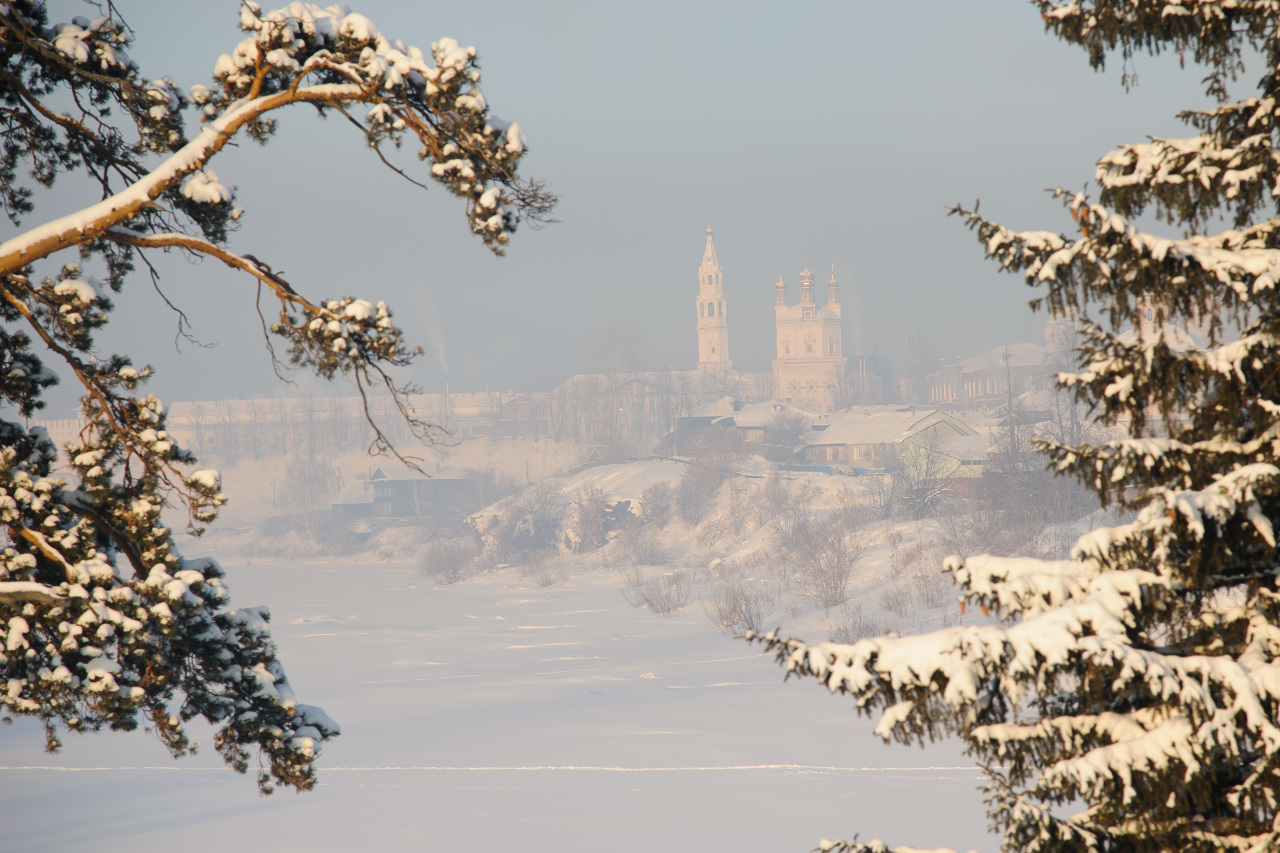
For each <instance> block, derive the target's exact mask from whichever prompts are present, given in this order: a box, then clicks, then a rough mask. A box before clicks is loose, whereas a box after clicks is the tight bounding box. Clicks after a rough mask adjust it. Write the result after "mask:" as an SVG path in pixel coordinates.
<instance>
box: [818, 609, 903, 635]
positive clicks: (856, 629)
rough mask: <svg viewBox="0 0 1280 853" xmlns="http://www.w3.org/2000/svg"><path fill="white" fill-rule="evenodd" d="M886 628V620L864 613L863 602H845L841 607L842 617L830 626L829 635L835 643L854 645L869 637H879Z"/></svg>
mask: <svg viewBox="0 0 1280 853" xmlns="http://www.w3.org/2000/svg"><path fill="white" fill-rule="evenodd" d="M886 630H888V626H887V625H886V624H885V623H884V622H881V621H880V620H878V619H869V618H867V617H866V616H864V615H863V613H862V605H861V604H855V605H852V606H850V605H848V604H845V605H844V606H842V607H841V608H840V618H839V619H838V620H837V621H836V622H834V623H832V624H831V625H830V626H829V629H828V632H827V636H828V637H830V639H831V642H833V643H844V644H846V645H853V644H854V643H856V642H858V641H859V640H865V639H866V638H867V637H879V636H881V635H882V634H884V632H885V631H886Z"/></svg>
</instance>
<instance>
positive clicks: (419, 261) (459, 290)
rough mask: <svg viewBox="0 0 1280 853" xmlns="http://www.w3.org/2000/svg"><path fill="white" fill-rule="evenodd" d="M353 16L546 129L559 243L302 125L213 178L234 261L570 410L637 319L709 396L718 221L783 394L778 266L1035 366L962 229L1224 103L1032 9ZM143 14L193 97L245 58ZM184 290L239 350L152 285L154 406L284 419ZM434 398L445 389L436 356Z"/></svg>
mask: <svg viewBox="0 0 1280 853" xmlns="http://www.w3.org/2000/svg"><path fill="white" fill-rule="evenodd" d="M264 5H270V4H264ZM350 5H351V6H352V8H353V10H354V11H360V12H363V13H364V14H366V15H368V16H369V17H370V18H372V19H373V20H374V21H375V22H376V23H377V24H378V25H379V26H380V27H381V28H382V30H383V32H384V33H385V34H386V35H387V36H388V37H390V38H399V39H402V40H403V41H405V42H407V43H410V44H418V45H420V46H422V47H424V48H426V47H427V45H429V43H430V42H431V41H433V40H436V39H438V38H440V37H442V36H453V37H455V38H457V39H459V40H460V41H462V42H463V43H464V44H473V45H475V46H476V47H477V48H478V50H479V54H480V60H481V65H482V68H483V73H484V79H483V81H482V87H483V89H484V91H485V94H486V96H487V97H488V99H489V102H490V104H491V106H492V108H493V111H494V112H495V113H496V114H498V115H500V116H502V117H504V118H507V119H515V120H517V121H519V122H520V123H521V125H522V127H524V129H525V132H526V133H527V135H528V138H529V142H530V146H531V153H530V154H529V155H528V157H527V158H526V160H525V171H526V173H527V174H528V175H530V176H534V177H539V178H543V179H545V180H547V181H548V182H549V183H550V185H551V187H552V189H554V190H555V191H556V192H558V193H559V194H560V195H561V198H562V203H561V206H560V209H559V211H558V212H557V218H558V219H559V220H560V221H559V223H558V224H556V225H553V226H551V227H550V228H547V229H545V230H542V231H533V230H529V229H525V230H522V231H521V232H520V233H518V234H517V235H516V236H515V238H514V240H513V242H512V244H511V247H510V250H509V252H508V255H507V257H505V258H499V259H495V258H492V257H490V256H489V255H488V253H487V252H486V251H485V250H484V249H483V247H482V246H481V244H480V242H479V241H478V240H475V239H474V238H470V237H469V236H468V235H467V233H466V230H465V226H464V220H463V217H462V214H461V211H460V209H459V208H458V206H457V204H455V203H454V200H453V199H451V198H450V197H448V196H447V195H446V194H445V193H444V192H442V191H432V192H427V193H424V192H423V191H421V190H419V189H417V188H415V187H413V186H410V185H408V184H407V183H404V182H403V181H401V180H399V179H397V178H396V177H395V176H394V175H392V174H390V173H389V172H387V171H386V170H385V169H383V168H382V167H381V166H380V165H379V164H377V162H376V161H375V160H374V158H372V157H371V156H369V155H368V153H367V152H366V151H364V150H363V147H362V140H361V137H360V136H359V134H358V132H356V131H355V130H354V128H350V127H349V126H346V125H345V124H344V122H342V121H338V120H332V121H329V122H327V123H322V122H319V121H317V120H316V119H315V118H314V116H313V115H312V114H308V113H307V112H306V111H301V110H300V111H298V112H296V113H295V114H293V115H284V116H282V119H283V122H282V125H283V126H282V130H281V132H280V134H279V137H278V138H277V139H276V140H275V141H274V142H273V143H272V144H271V145H269V146H268V147H267V148H265V149H260V148H258V147H257V146H254V145H252V144H249V143H245V144H244V145H243V146H242V147H241V148H240V149H238V150H236V151H233V152H230V153H229V155H227V156H222V157H220V158H219V159H218V160H216V161H215V162H214V163H213V164H212V168H213V169H214V170H215V171H217V172H218V174H219V176H220V177H221V178H222V180H224V181H226V182H228V183H234V184H237V185H238V187H239V198H240V202H241V204H242V205H243V206H244V207H245V209H246V215H245V219H244V227H243V230H242V231H241V232H240V233H239V234H237V235H236V236H235V237H234V239H233V248H235V249H236V250H238V251H241V252H251V253H253V254H255V255H256V256H257V257H259V258H261V259H263V260H266V261H268V262H269V263H271V264H272V265H273V266H274V267H276V268H278V269H283V270H285V271H286V275H287V277H288V278H289V280H290V281H291V282H293V283H294V285H295V286H296V287H298V288H299V289H300V290H302V291H303V292H305V293H306V294H307V295H309V296H312V297H317V298H318V297H327V296H339V295H342V294H345V293H352V294H356V295H360V296H364V297H367V298H370V299H386V300H387V301H388V302H389V303H390V304H391V305H392V307H393V309H394V310H395V311H396V312H397V316H398V318H399V319H400V321H401V323H402V324H403V325H404V326H405V327H406V329H407V330H408V332H409V335H410V337H411V338H412V339H414V340H415V341H417V342H420V343H422V344H423V345H424V346H426V345H427V329H428V327H429V320H428V317H429V314H430V312H435V313H436V314H438V316H439V317H440V319H441V325H442V327H443V329H444V335H445V339H446V344H447V349H448V354H449V361H450V365H451V367H450V372H451V374H452V383H453V388H454V389H455V390H462V389H475V390H483V389H485V388H489V389H495V390H496V389H499V388H510V387H524V388H532V389H537V388H547V387H550V385H551V384H553V383H554V382H556V381H559V380H561V379H563V378H564V377H566V376H567V375H569V374H571V373H573V372H576V371H579V370H582V369H585V368H586V361H585V358H584V356H583V348H582V341H583V337H584V334H585V332H586V331H587V330H588V329H590V328H593V327H597V326H598V325H599V324H601V323H603V322H605V321H607V320H608V319H610V318H616V319H620V320H622V321H624V322H626V323H629V324H632V325H634V326H635V327H637V328H638V329H639V330H640V331H641V332H642V334H643V337H644V340H645V352H646V354H647V355H646V362H645V366H649V367H653V368H665V367H667V366H668V365H670V366H673V367H685V368H688V367H692V366H693V364H694V362H695V360H696V357H697V355H696V340H695V336H694V313H693V303H694V296H695V294H696V292H697V277H696V270H697V266H698V263H699V261H700V259H701V255H702V246H703V242H704V236H703V229H704V228H705V227H706V224H707V222H708V221H710V222H711V224H712V225H713V226H714V228H715V230H716V245H717V248H718V250H719V257H720V260H721V262H722V264H723V265H724V266H725V269H726V274H725V287H726V293H727V297H728V300H729V303H730V323H731V332H730V347H731V355H732V357H733V359H734V361H735V364H736V365H737V366H739V367H740V368H741V369H744V370H753V369H754V370H760V369H767V366H768V361H769V359H770V358H771V355H772V348H773V339H772V310H771V308H772V301H773V282H774V281H775V280H776V278H777V274H778V264H779V263H781V264H782V267H783V271H784V274H785V275H786V276H787V278H788V280H790V281H791V282H792V283H793V285H794V282H795V277H796V273H797V272H798V271H799V270H800V268H801V266H802V265H803V263H804V260H805V258H806V256H807V258H808V259H809V262H810V265H811V266H812V267H813V268H814V269H815V270H816V271H819V272H823V273H825V271H826V270H827V269H828V266H829V264H830V260H831V258H832V257H834V258H835V262H836V268H837V272H838V273H839V275H840V278H841V279H842V281H843V282H844V285H845V289H844V293H845V295H846V297H848V296H849V295H850V294H851V291H852V289H853V288H856V289H857V291H858V294H859V297H860V300H861V306H862V309H863V313H864V318H863V326H864V328H865V330H866V338H867V341H866V344H867V349H868V351H869V352H873V353H874V352H876V351H880V352H882V353H886V354H889V355H898V353H899V349H900V345H901V341H902V339H903V336H904V334H905V333H907V332H910V331H914V332H916V333H917V334H918V335H919V336H920V337H922V338H923V339H925V340H927V341H929V342H930V345H931V347H932V349H933V350H934V351H935V354H936V355H942V356H946V357H948V358H949V357H951V356H953V355H969V354H972V353H974V352H976V351H979V350H981V349H984V348H987V347H991V346H996V345H999V344H1002V343H1007V342H1014V341H1019V340H1028V339H1030V340H1036V339H1038V338H1039V337H1040V335H1041V330H1042V328H1043V323H1044V321H1043V318H1042V317H1038V316H1033V315H1031V314H1030V312H1029V311H1028V310H1027V308H1026V305H1025V303H1026V300H1027V299H1028V298H1029V296H1030V293H1029V292H1028V291H1027V289H1026V288H1025V286H1024V285H1023V284H1022V283H1021V281H1020V280H1019V279H1016V278H1013V277H1010V276H1002V275H998V274H997V272H996V270H995V268H994V266H992V265H991V264H989V263H986V262H984V261H983V260H982V257H981V249H980V247H979V246H978V245H977V243H976V242H975V241H974V240H973V238H972V236H971V235H970V234H969V232H967V231H966V230H965V229H964V228H963V227H962V225H961V224H960V222H958V221H957V220H955V219H948V218H947V217H946V216H944V206H946V205H948V204H951V203H954V202H957V201H963V202H966V203H971V202H972V201H973V200H974V199H975V198H979V197H980V198H981V199H982V203H983V210H984V212H987V213H989V214H990V215H992V216H993V217H996V218H999V219H1001V220H1002V221H1003V222H1005V223H1006V224H1007V225H1009V226H1011V227H1017V228H1036V229H1039V228H1055V229H1061V228H1063V227H1065V225H1066V223H1067V221H1068V220H1067V219H1066V217H1065V216H1064V215H1063V213H1062V212H1061V209H1060V207H1058V205H1057V204H1056V203H1055V202H1052V201H1051V200H1049V199H1048V197H1047V196H1046V195H1045V193H1044V192H1043V189H1044V188H1046V187H1050V186H1054V185H1058V184H1062V185H1067V186H1072V187H1079V186H1081V185H1083V184H1084V183H1085V182H1086V181H1087V180H1089V179H1091V177H1092V174H1093V163H1094V161H1095V160H1096V159H1097V158H1098V157H1099V156H1100V155H1102V154H1103V153H1105V152H1106V151H1107V150H1109V149H1110V147H1112V146H1113V145H1115V144H1117V143H1120V142H1124V141H1137V140H1141V139H1143V138H1144V137H1145V136H1146V135H1148V134H1164V135H1170V134H1177V133H1180V132H1181V130H1180V128H1181V125H1180V124H1179V123H1177V122H1176V120H1175V119H1174V117H1173V116H1174V114H1175V112H1176V111H1177V110H1178V109H1179V108H1181V107H1187V106H1194V105H1198V104H1200V103H1202V101H1203V99H1202V96H1201V95H1200V92H1199V86H1198V83H1197V81H1198V80H1199V77H1200V76H1201V75H1200V74H1198V73H1197V72H1196V71H1195V70H1194V69H1191V70H1188V71H1179V70H1178V68H1177V63H1176V60H1175V59H1174V58H1172V57H1164V58H1161V59H1160V60H1158V61H1157V60H1152V59H1142V60H1141V61H1140V62H1139V64H1138V71H1139V74H1140V77H1141V84H1140V85H1139V87H1138V88H1137V89H1135V90H1134V91H1133V92H1131V93H1129V94H1127V95H1126V94H1125V92H1124V90H1123V88H1122V87H1121V85H1120V68H1119V66H1118V64H1116V65H1115V66H1114V67H1111V68H1109V69H1108V70H1107V72H1106V73H1105V74H1095V73H1093V72H1092V71H1091V70H1090V69H1089V67H1088V64H1087V62H1086V59H1085V56H1084V55H1083V53H1082V52H1080V51H1078V50H1074V49H1071V48H1068V47H1067V46H1065V45H1062V44H1060V43H1058V42H1056V41H1054V40H1052V39H1051V38H1049V37H1048V36H1046V35H1044V33H1043V31H1042V24H1041V21H1040V19H1039V16H1038V14H1037V12H1036V10H1035V9H1034V8H1033V7H1032V6H1031V5H1029V4H1025V3H1017V2H1001V3H996V2H977V3H953V2H917V3H910V4H906V3H861V2H848V3H787V4H783V3H776V2H775V3H765V2H757V3H737V2H735V3H698V4H688V3H676V2H649V3H644V4H635V5H628V6H626V7H623V6H621V5H619V4H599V3H570V2H561V3H535V2H507V3H497V2H490V3H474V4H457V3H454V4H439V5H433V4H430V3H422V2H392V0H372V2H362V3H353V4H350ZM119 6H120V8H121V9H122V11H123V12H124V13H125V15H126V17H127V19H128V21H129V22H130V24H131V25H132V26H133V28H134V29H135V30H136V32H137V35H138V43H137V45H136V46H135V48H134V49H133V50H132V55H133V56H134V58H135V59H137V60H138V61H139V62H140V63H141V65H142V68H143V71H144V73H146V74H148V75H149V76H161V75H165V74H167V75H169V76H171V77H173V78H174V79H175V80H176V81H177V82H178V83H179V84H180V85H183V86H189V85H191V84H193V83H203V82H208V78H209V76H210V73H211V71H212V68H213V64H214V61H215V60H216V58H217V56H218V54H220V53H223V52H227V51H229V50H230V49H231V48H232V47H233V46H234V45H235V43H236V42H237V41H238V39H239V38H240V34H239V32H238V30H237V29H236V26H235V24H236V19H237V11H236V9H237V4H236V3H235V2H234V1H233V0H208V2H203V3H200V4H191V3H170V2H166V3H159V2H142V3H137V2H128V0H124V2H121V3H120V4H119ZM50 7H51V16H52V17H54V18H56V19H59V20H63V19H67V18H69V17H70V16H71V15H74V14H84V11H83V5H82V4H78V3H67V2H58V0H54V2H51V3H50ZM409 162H410V163H411V164H412V163H414V162H416V161H412V160H410V161H409ZM68 190H69V188H64V189H63V190H62V191H61V192H60V193H59V194H58V199H57V204H58V205H66V204H69V203H70V202H69V200H68V199H69V195H70V194H69V192H68ZM44 210H45V209H38V211H37V215H36V216H34V217H32V218H31V220H30V221H31V222H32V223H33V224H34V223H36V222H38V221H42V217H41V215H40V214H41V212H43V211H44ZM47 210H48V211H49V212H54V206H49V207H48V208H47ZM165 273H166V284H167V287H168V288H169V291H170V294H171V296H172V297H173V298H174V300H175V301H176V302H178V303H179V304H180V305H181V306H182V307H184V308H185V309H187V310H188V313H190V314H191V315H192V317H193V319H195V321H196V333H197V334H198V335H199V336H200V337H201V338H202V339H204V340H206V341H208V342H216V343H217V346H216V347H214V348H211V349H207V350H194V349H193V348H191V347H189V346H184V347H183V353H182V356H181V358H179V359H175V358H174V350H173V343H172V339H173V330H172V323H171V322H170V321H169V320H167V319H165V313H164V310H163V309H161V308H160V307H158V305H157V300H156V299H155V297H154V295H153V294H152V293H151V291H150V287H149V285H148V283H147V282H146V280H145V278H143V277H141V276H139V277H137V278H136V279H135V280H134V281H133V283H132V286H131V288H130V290H129V292H128V293H126V294H125V295H123V296H122V297H121V298H120V299H118V300H117V302H118V304H119V305H120V307H121V308H122V309H127V310H129V311H130V312H136V315H137V316H140V317H143V318H147V319H150V320H155V321H159V322H162V323H164V326H163V328H160V329H156V328H155V327H154V326H153V327H151V328H149V329H146V331H145V332H142V331H141V327H140V324H139V323H137V322H134V321H127V320H126V319H125V318H124V317H123V314H122V316H121V318H120V320H119V321H118V322H117V326H118V329H117V331H116V333H114V334H112V335H107V336H103V338H102V341H103V343H104V344H108V343H115V344H116V345H118V346H120V347H121V348H123V347H125V346H126V345H128V346H129V347H131V348H132V349H131V351H132V352H133V353H134V354H135V356H136V357H137V358H138V360H140V361H150V362H151V363H153V364H155V365H156V366H157V367H158V368H160V375H159V376H158V377H157V379H156V381H155V383H154V386H153V387H154V389H155V390H156V392H157V393H159V394H160V395H161V396H162V397H164V398H167V399H170V400H174V399H193V398H203V399H211V398H218V397H224V396H244V395H252V394H271V393H274V392H275V391H276V389H277V386H278V381H277V380H276V379H275V378H274V377H273V376H272V375H271V371H270V369H269V366H268V364H267V363H266V358H265V355H264V352H263V346H262V343H261V336H260V333H259V332H258V330H257V318H256V316H255V315H254V314H253V311H252V302H251V297H252V292H253V283H252V282H251V281H248V280H246V279H245V278H243V277H241V276H239V275H236V274H233V273H231V272H229V271H226V270H224V269H222V268H220V267H218V266H216V265H214V264H212V263H208V262H206V263H205V264H203V265H201V266H194V267H193V266H190V265H188V264H185V263H183V262H176V263H172V264H166V265H165ZM822 277H823V278H824V279H825V275H823V276H822ZM850 285H852V288H851V287H850ZM428 352H430V347H428ZM413 373H414V378H415V379H416V380H417V381H418V382H419V383H420V384H422V385H424V386H426V388H427V389H428V390H436V389H438V388H439V387H440V386H441V385H442V383H443V375H442V371H441V369H440V368H439V366H438V365H437V364H436V363H435V359H434V358H433V357H432V356H430V355H428V356H426V357H424V358H423V359H421V361H420V362H419V363H418V365H417V366H416V368H415V370H414V372H413ZM51 414H53V413H52V412H51Z"/></svg>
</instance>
